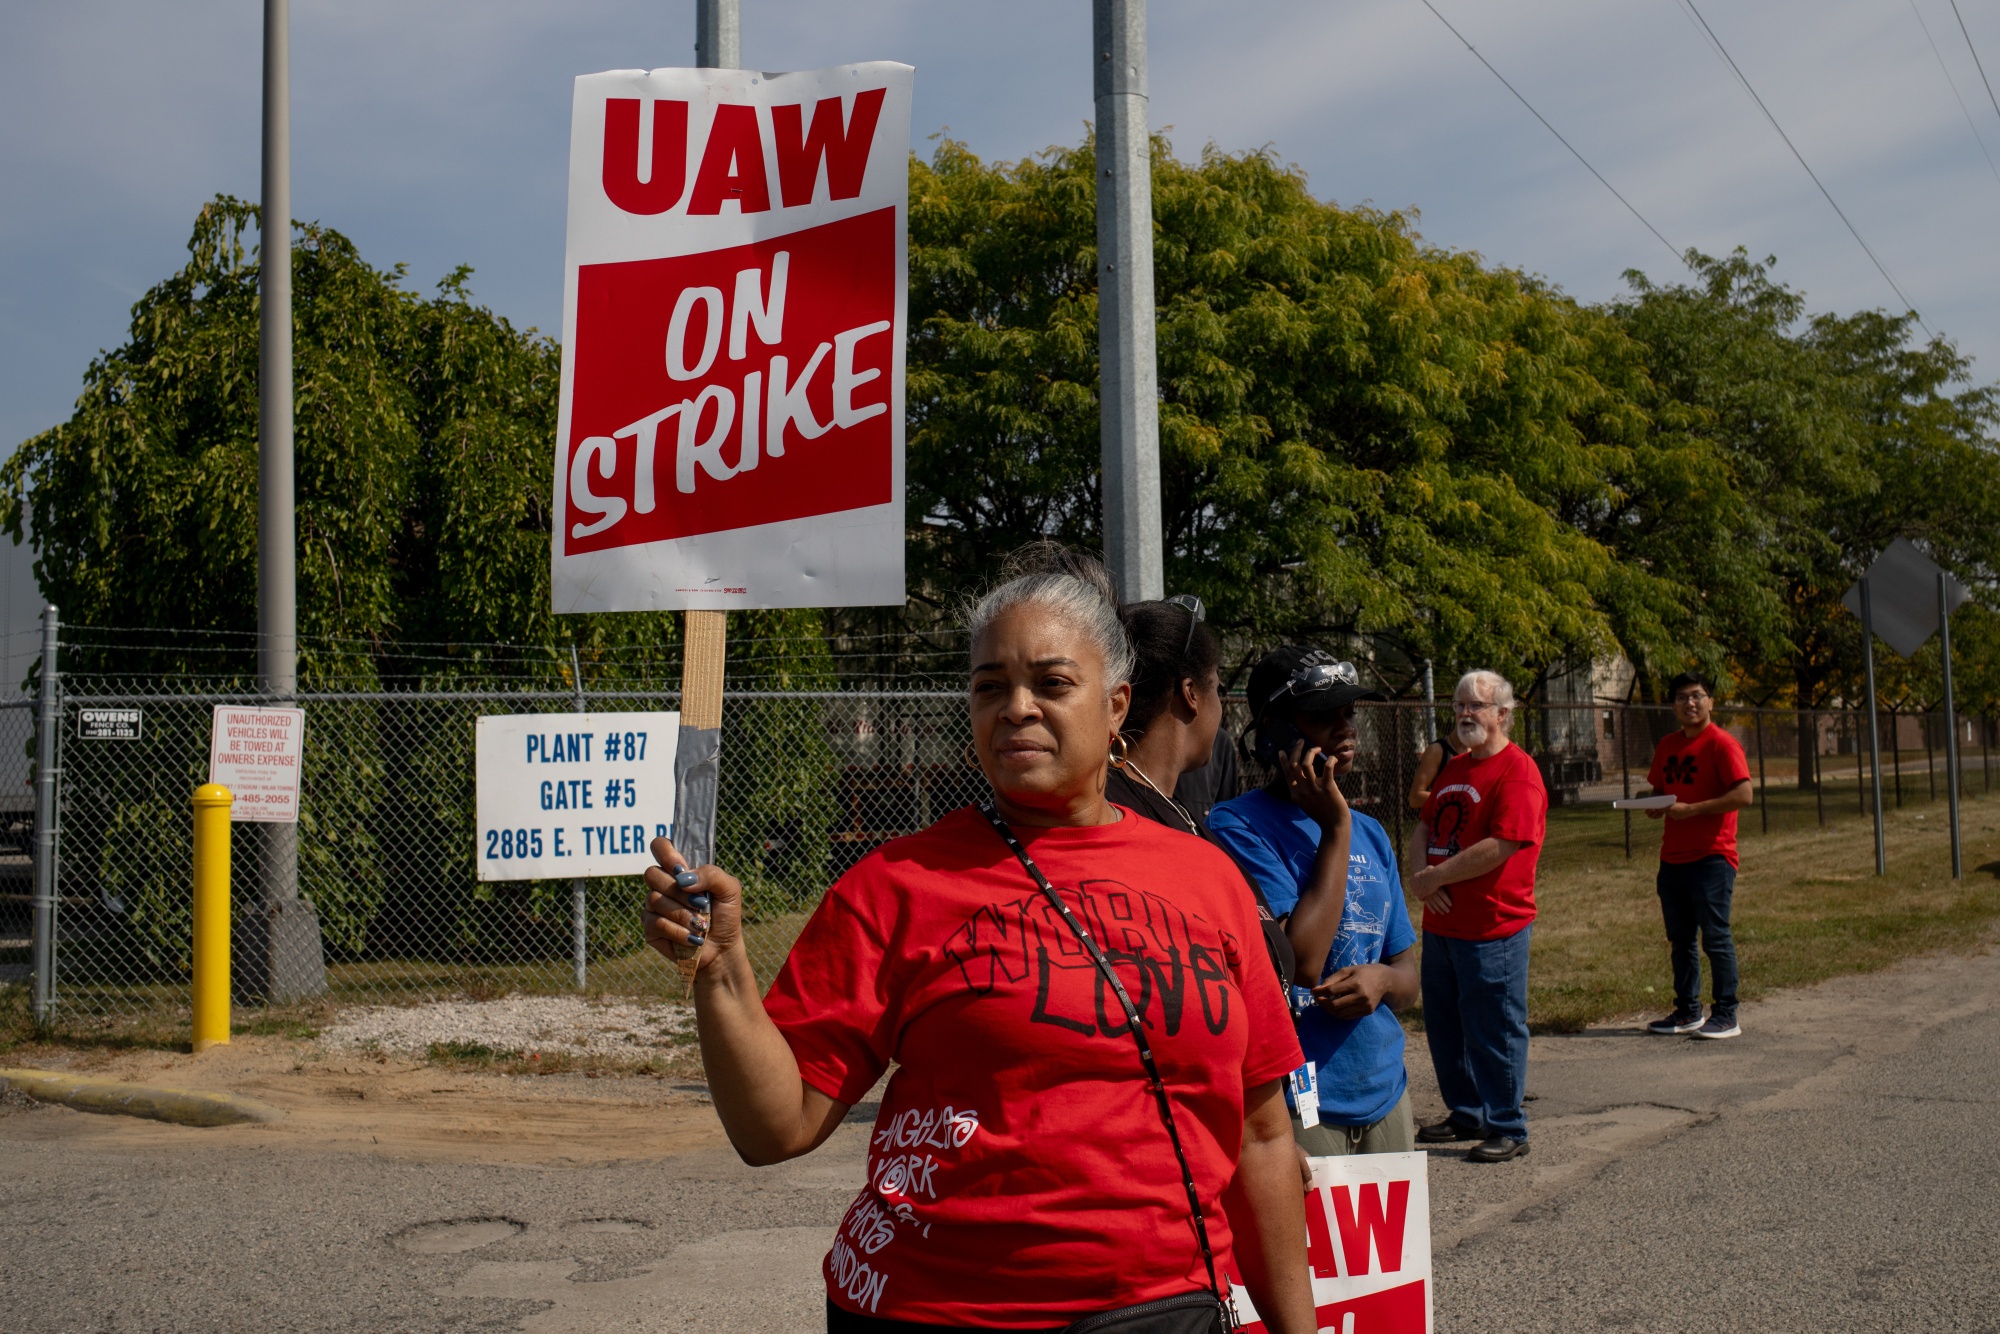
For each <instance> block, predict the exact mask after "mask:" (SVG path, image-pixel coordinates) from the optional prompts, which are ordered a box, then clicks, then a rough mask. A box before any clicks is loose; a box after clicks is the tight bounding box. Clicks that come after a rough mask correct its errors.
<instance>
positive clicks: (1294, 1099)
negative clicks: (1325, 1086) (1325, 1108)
mask: <svg viewBox="0 0 2000 1334" xmlns="http://www.w3.org/2000/svg"><path fill="white" fill-rule="evenodd" d="M1285 1099H1286V1101H1288V1102H1290V1103H1291V1104H1292V1109H1293V1110H1294V1111H1296V1112H1297V1113H1298V1114H1299V1123H1300V1124H1301V1125H1305V1126H1309V1127H1310V1126H1316V1125H1318V1124H1319V1067H1317V1066H1315V1065H1314V1064H1313V1063H1312V1062H1311V1061H1307V1062H1306V1063H1305V1064H1304V1065H1302V1066H1300V1067H1299V1068H1298V1069H1296V1070H1294V1071H1292V1073H1291V1074H1289V1075H1287V1076H1286V1077H1285Z"/></svg>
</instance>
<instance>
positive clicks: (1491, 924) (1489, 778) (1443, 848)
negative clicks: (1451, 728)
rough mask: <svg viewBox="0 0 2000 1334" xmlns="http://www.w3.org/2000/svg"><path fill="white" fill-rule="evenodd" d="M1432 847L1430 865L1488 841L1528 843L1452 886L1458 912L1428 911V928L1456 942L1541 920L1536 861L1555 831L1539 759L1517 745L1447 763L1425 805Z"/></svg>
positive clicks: (1458, 757) (1506, 932) (1495, 935)
mask: <svg viewBox="0 0 2000 1334" xmlns="http://www.w3.org/2000/svg"><path fill="white" fill-rule="evenodd" d="M1422 819H1423V822H1424V826H1425V827H1426V828H1427V829H1429V830H1430V844H1429V846H1427V847H1426V848H1425V849H1424V854H1425V858H1424V860H1425V864H1426V865H1429V866H1436V865H1437V864H1438V863H1440V862H1442V861H1445V860H1447V859H1448V858H1451V857H1453V856H1456V855H1457V854H1458V853H1459V852H1460V851H1462V850H1463V849H1466V848H1469V847H1471V846H1472V845H1473V844H1475V843H1479V842H1482V841H1483V840H1485V839H1488V838H1504V839H1508V840H1511V841H1513V842H1516V843H1519V844H1521V846H1520V847H1519V848H1518V849H1516V850H1515V851H1514V853H1513V854H1512V855H1511V856H1509V857H1508V858H1507V860H1506V861H1504V862H1501V863H1500V865H1498V866H1496V867H1494V868H1493V869H1492V870H1491V871H1488V872H1487V873H1486V874H1485V875H1482V876H1478V877H1476V878H1474V879H1471V880H1461V881H1459V882H1458V883H1457V884H1454V885H1451V886H1449V887H1448V888H1449V892H1450V894H1451V911H1449V912H1438V911H1436V910H1434V909H1432V908H1430V907H1428V906H1426V907H1425V908H1424V930H1426V931H1431V932H1435V933H1436V934H1438V935H1440V936H1450V937H1452V938H1453V939H1454V940H1499V939H1500V938H1502V937H1503V936H1511V935H1513V934H1514V933H1515V932H1516V931H1519V930H1520V929H1521V928H1522V927H1524V926H1526V925H1528V923H1530V922H1532V921H1534V920H1535V863H1536V862H1537V860H1539V859H1540V857H1541V854H1542V840H1543V838H1544V837H1545V835H1546V834H1547V832H1548V823H1549V790H1548V788H1547V787H1546V786H1544V785H1543V783H1542V771H1541V770H1540V769H1539V768H1537V767H1536V766H1535V762H1534V760H1533V759H1531V758H1529V756H1528V753H1527V752H1526V751H1524V750H1522V749H1521V748H1520V747H1519V746H1517V745H1515V744H1514V743H1513V742H1511V741H1510V742H1508V743H1507V745H1506V746H1505V747H1504V748H1502V749H1501V751H1500V753H1499V754H1497V755H1494V756H1491V757H1490V758H1487V759H1483V760H1482V759H1480V758H1478V757H1477V756H1475V755H1474V754H1473V753H1472V752H1471V751H1462V752H1460V753H1459V754H1457V755H1454V756H1452V757H1451V758H1450V759H1449V760H1446V761H1445V765H1444V768H1443V769H1441V770H1439V771H1438V776H1437V778H1436V780H1435V781H1434V782H1432V784H1431V799H1430V800H1429V801H1427V802H1425V803H1424V810H1423V816H1422Z"/></svg>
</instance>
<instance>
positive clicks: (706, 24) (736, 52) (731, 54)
mask: <svg viewBox="0 0 2000 1334" xmlns="http://www.w3.org/2000/svg"><path fill="white" fill-rule="evenodd" d="M694 63H695V66H696V67H697V68H699V69H736V68H738V67H739V66H741V65H742V63H743V20H742V14H741V11H740V10H738V8H737V5H736V0H695V6H694Z"/></svg>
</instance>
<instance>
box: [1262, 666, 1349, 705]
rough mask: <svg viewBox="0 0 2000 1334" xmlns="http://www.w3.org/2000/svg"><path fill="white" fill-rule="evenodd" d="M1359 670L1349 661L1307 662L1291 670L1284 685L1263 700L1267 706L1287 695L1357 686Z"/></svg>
mask: <svg viewBox="0 0 2000 1334" xmlns="http://www.w3.org/2000/svg"><path fill="white" fill-rule="evenodd" d="M1360 684H1361V672H1360V670H1359V669H1358V668H1356V667H1355V665H1354V664H1353V663H1351V662H1309V663H1306V664H1304V665H1302V666H1300V667H1299V668H1297V669H1296V670H1294V671H1293V672H1292V675H1291V678H1290V679H1289V680H1287V681H1286V682H1285V684H1284V685H1282V686H1280V687H1278V689H1276V690H1274V691H1272V692H1271V698H1269V699H1267V700H1265V701H1264V708H1269V707H1271V705H1273V704H1275V703H1277V702H1278V701H1279V700H1281V699H1283V698H1284V697H1285V696H1287V695H1312V694H1317V693H1318V692H1320V691H1322V690H1331V689H1332V688H1333V687H1335V686H1358V685H1360Z"/></svg>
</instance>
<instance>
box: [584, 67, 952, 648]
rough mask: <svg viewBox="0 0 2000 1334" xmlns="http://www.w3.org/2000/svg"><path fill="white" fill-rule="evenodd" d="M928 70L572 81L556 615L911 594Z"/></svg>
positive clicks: (875, 601)
mask: <svg viewBox="0 0 2000 1334" xmlns="http://www.w3.org/2000/svg"><path fill="white" fill-rule="evenodd" d="M911 74H912V71H911V69H910V67H909V66H907V65H896V64H887V63H878V64H865V65H847V66H842V67H841V68H838V69H827V70H815V71H811V72H808V73H800V74H764V73H760V72H757V71H752V70H712V69H704V70H694V69H661V70H651V71H646V70H620V71H615V72H613V73H608V74H592V75H587V76H585V77H583V78H580V79H578V80H577V81H576V107H575V116H574V121H573V123H572V125H571V130H570V195H569V245H568V251H569V253H568V272H567V280H566V283H565V287H564V297H563V362H562V406H561V412H560V416H559V418H558V425H557V434H558V439H557V451H556V469H555V541H554V546H553V550H554V557H553V559H554V564H555V569H554V592H555V599H554V601H555V610H556V611H558V612H595V611H655V610H663V609H675V608H703V609H718V610H727V609H730V608H751V607H826V606H858V605H879V604H893V603H900V602H902V601H903V337H904V304H905V302H904V290H905V286H906V271H907V265H906V260H905V251H904V238H905V228H906V222H907V211H908V198H909V143H910V81H911Z"/></svg>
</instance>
